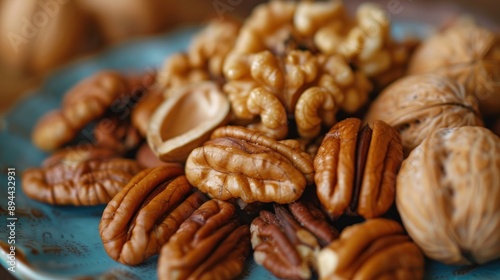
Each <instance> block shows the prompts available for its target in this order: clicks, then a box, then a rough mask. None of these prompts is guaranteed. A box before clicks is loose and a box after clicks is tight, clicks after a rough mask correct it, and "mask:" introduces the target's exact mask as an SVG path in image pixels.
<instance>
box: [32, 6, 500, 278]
mask: <svg viewBox="0 0 500 280" xmlns="http://www.w3.org/2000/svg"><path fill="white" fill-rule="evenodd" d="M389 29H390V22H389V21H388V20H387V18H386V17H385V16H384V13H383V11H382V10H381V9H380V8H379V7H377V6H376V5H372V4H363V5H361V6H360V7H359V8H358V10H357V13H356V17H355V18H350V17H349V15H348V14H347V12H346V11H345V8H344V6H343V4H342V2H340V1H329V2H311V1H304V2H285V1H270V2H269V3H266V4H262V5H260V6H258V7H257V8H256V9H255V10H254V12H253V13H252V15H251V16H250V17H249V18H248V19H247V20H246V21H245V22H243V23H242V24H240V23H237V22H234V21H228V20H219V21H214V22H211V23H210V24H209V25H208V26H207V27H206V28H205V29H204V30H203V31H201V32H200V34H199V35H197V36H196V37H195V38H194V39H193V42H192V44H191V45H190V46H189V48H188V50H187V52H186V53H180V54H174V55H172V56H170V57H169V58H167V61H166V62H165V65H164V68H163V70H160V72H159V73H153V74H151V73H148V74H145V75H143V76H139V77H136V76H126V75H123V74H120V73H117V72H110V71H105V72H101V73H97V74H95V75H94V76H92V77H89V78H87V79H85V80H84V81H82V82H81V83H79V84H78V85H76V86H75V87H74V88H73V89H72V90H70V91H69V92H68V93H67V94H66V95H65V97H64V100H63V105H62V108H61V109H60V110H56V111H54V112H50V113H48V114H47V115H46V116H44V117H43V118H42V119H40V121H39V122H38V124H37V125H36V127H35V130H34V133H33V143H34V144H35V145H37V146H38V147H39V148H40V149H43V150H45V151H55V150H57V151H56V152H54V154H53V155H51V156H50V157H49V158H48V159H47V160H46V161H45V162H44V163H43V164H42V166H41V167H40V168H32V169H29V170H26V171H25V172H24V175H23V190H24V192H25V193H26V194H27V195H28V196H29V197H31V198H33V199H36V200H39V201H43V202H46V203H50V204H55V205H95V204H107V206H106V208H105V210H104V213H103V215H102V219H101V223H100V226H99V232H100V235H101V238H102V242H103V245H104V248H105V250H106V252H107V253H108V255H109V256H110V257H111V258H112V259H114V260H116V261H118V262H120V263H123V264H126V265H138V264H140V263H142V262H144V261H145V260H147V259H148V258H149V257H151V256H153V255H156V254H159V255H160V256H159V259H158V276H159V278H160V279H201V278H204V279H233V278H236V277H238V275H240V274H241V273H242V271H243V269H244V266H245V262H246V259H247V257H249V256H250V255H253V258H254V260H255V262H256V263H257V264H259V265H262V266H264V267H265V268H266V269H267V270H268V271H269V272H270V273H272V274H273V275H274V276H276V277H279V278H286V279H310V278H313V277H319V279H337V278H338V279H375V278H390V279H422V278H423V275H424V259H425V257H428V258H431V259H434V260H437V261H441V262H443V263H446V264H474V265H476V264H483V263H486V262H489V261H491V260H494V259H497V258H499V257H500V236H499V235H498V234H497V232H498V229H499V228H500V138H499V137H498V135H495V134H494V133H493V132H492V131H490V130H489V129H488V128H485V127H483V125H484V124H492V125H493V126H495V127H498V119H499V116H500V105H498V103H494V102H489V101H486V100H495V101H498V100H499V98H500V90H498V89H499V87H496V86H495V83H499V82H500V79H499V77H500V75H499V73H500V37H499V35H498V34H494V33H493V32H490V31H488V30H484V29H482V28H480V27H477V26H475V25H472V24H470V23H467V24H465V23H461V22H457V23H456V24H455V25H453V26H451V27H448V28H447V29H444V30H442V31H441V32H440V33H438V34H436V35H434V36H433V37H432V38H430V39H428V40H425V41H423V42H422V43H421V45H420V46H419V47H418V48H417V49H416V52H415V54H413V56H412V54H411V53H410V51H409V48H408V47H407V46H406V45H405V44H403V43H400V42H395V41H393V40H392V39H391V37H390V33H389ZM476 30H477V31H476ZM472 35H473V36H472ZM448 37H449V38H453V40H451V41H447V40H446V39H442V38H448ZM472 40H473V41H472ZM481 40H484V42H483V41H481ZM477 41H480V42H482V43H483V44H481V45H480V47H476V46H477V44H476V42H477ZM436 42H439V47H440V48H441V49H443V50H447V51H448V52H450V53H452V54H451V55H450V54H446V52H445V51H443V52H442V56H440V57H439V59H436V57H435V56H436V53H432V55H429V54H427V55H425V53H428V52H429V49H432V46H434V45H435V44H437V43H436ZM429 45H430V46H429ZM445 54H446V55H448V56H446V55H445ZM408 62H410V66H409V69H410V72H408V74H407V75H406V76H404V73H405V69H406V66H407V63H408ZM389 77H391V78H389ZM396 79H397V80H396ZM394 80H396V81H394ZM389 82H392V83H391V84H390V85H389V86H386V85H387V84H388V83H389ZM478 83H479V84H480V85H481V87H479V89H480V90H478V91H473V90H471V88H474V85H477V84H478ZM496 85H498V84H496ZM371 95H372V96H371ZM485 96H487V98H486V99H484V100H482V99H481V98H484V97H485ZM478 99H479V101H478ZM370 100H372V101H371V102H370ZM339 112H340V113H339ZM365 112H366V114H364V113H365ZM481 114H484V115H481ZM340 116H341V117H340ZM360 117H361V118H364V119H360ZM337 119H339V120H337ZM91 123H94V124H95V125H94V126H89V124H91ZM89 131H90V133H89ZM497 133H498V132H497ZM82 134H84V135H87V134H91V135H94V140H93V141H92V142H91V143H86V144H85V143H84V144H85V145H84V144H82V142H81V141H80V142H78V141H79V138H78V137H79V136H81V135H82Z"/></svg>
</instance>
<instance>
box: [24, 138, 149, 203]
mask: <svg viewBox="0 0 500 280" xmlns="http://www.w3.org/2000/svg"><path fill="white" fill-rule="evenodd" d="M141 169H142V168H141V167H140V165H139V164H138V163H137V162H135V161H133V160H129V159H123V158H118V157H117V155H116V151H109V150H106V149H102V148H97V147H93V146H85V147H83V146H82V147H68V148H66V150H64V151H61V152H57V153H56V154H54V155H53V156H52V157H50V158H48V159H47V160H46V161H45V162H44V164H43V165H42V166H41V167H40V168H30V169H27V170H26V171H24V173H23V178H22V182H23V184H22V188H23V191H24V193H25V194H26V195H27V196H28V197H30V198H32V199H35V200H38V201H41V202H45V203H49V204H54V205H76V206H87V205H98V204H105V203H108V202H109V201H110V200H111V199H112V198H113V196H114V195H115V194H116V193H118V192H119V191H120V190H121V189H122V188H123V186H125V184H127V183H128V181H129V180H130V179H131V178H132V177H133V176H134V175H135V174H136V173H138V172H139V171H141Z"/></svg>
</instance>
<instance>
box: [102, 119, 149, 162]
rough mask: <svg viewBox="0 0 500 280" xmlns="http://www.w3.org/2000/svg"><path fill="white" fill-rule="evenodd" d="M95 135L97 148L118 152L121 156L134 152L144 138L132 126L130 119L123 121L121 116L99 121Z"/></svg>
mask: <svg viewBox="0 0 500 280" xmlns="http://www.w3.org/2000/svg"><path fill="white" fill-rule="evenodd" d="M93 134H94V141H95V145H96V146H100V147H105V148H108V149H113V150H116V151H117V152H118V153H119V154H125V153H126V152H128V151H131V150H134V149H135V148H137V147H138V146H139V144H140V143H141V141H142V136H141V135H140V134H139V131H138V130H137V129H136V128H135V127H134V126H132V123H131V122H130V119H124V120H122V119H121V118H120V117H119V116H110V117H105V118H102V119H101V120H99V122H97V124H96V126H95V127H94V130H93Z"/></svg>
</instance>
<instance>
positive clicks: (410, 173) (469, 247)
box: [396, 126, 500, 264]
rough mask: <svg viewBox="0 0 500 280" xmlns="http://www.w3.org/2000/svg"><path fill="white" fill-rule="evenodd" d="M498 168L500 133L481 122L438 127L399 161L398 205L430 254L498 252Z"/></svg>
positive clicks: (461, 260)
mask: <svg viewBox="0 0 500 280" xmlns="http://www.w3.org/2000/svg"><path fill="white" fill-rule="evenodd" d="M499 171H500V138H499V137H498V136H496V135H495V134H493V133H492V132H491V131H490V130H488V129H486V128H483V127H472V126H471V127H467V126H465V127H458V128H446V129H439V130H436V131H435V132H433V133H432V134H430V135H429V136H428V137H427V138H426V139H425V140H424V141H423V142H422V144H420V146H418V147H417V148H416V149H415V150H413V152H412V153H411V154H410V156H409V157H408V158H407V159H406V160H405V161H404V162H403V164H402V166H401V171H400V172H399V174H398V177H397V192H396V194H397V196H396V205H397V207H398V210H399V212H400V214H401V218H402V220H403V224H404V225H405V228H406V229H407V231H408V234H409V235H410V236H411V237H412V238H413V240H414V241H415V243H417V244H418V245H419V246H420V248H422V250H423V251H424V253H425V254H426V255H427V256H428V257H429V258H432V259H435V260H438V261H440V262H443V263H446V264H483V263H486V262H488V261H491V260H494V259H497V258H499V257H500V235H499V234H498V232H499V229H500V172H499ZM429 228H432V230H429Z"/></svg>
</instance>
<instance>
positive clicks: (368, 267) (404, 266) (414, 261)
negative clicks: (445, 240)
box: [318, 218, 424, 280]
mask: <svg viewBox="0 0 500 280" xmlns="http://www.w3.org/2000/svg"><path fill="white" fill-rule="evenodd" d="M318 265H319V276H320V279H321V280H323V279H325V280H326V279H401V280H407V279H415V280H418V279H422V278H423V274H424V256H423V254H422V252H421V251H420V249H419V248H418V246H417V245H416V244H415V243H413V242H412V241H411V240H410V238H409V237H408V236H407V235H406V234H405V233H404V230H403V227H402V226H401V225H400V224H398V223H397V222H395V221H391V220H386V219H380V218H378V219H371V220H368V221H366V222H364V223H361V224H356V225H353V226H350V227H347V228H345V229H344V230H343V231H342V233H341V234H340V238H339V239H337V240H335V241H333V242H332V243H331V244H330V245H328V246H327V247H325V248H324V249H323V250H321V252H320V253H319V256H318Z"/></svg>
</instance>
